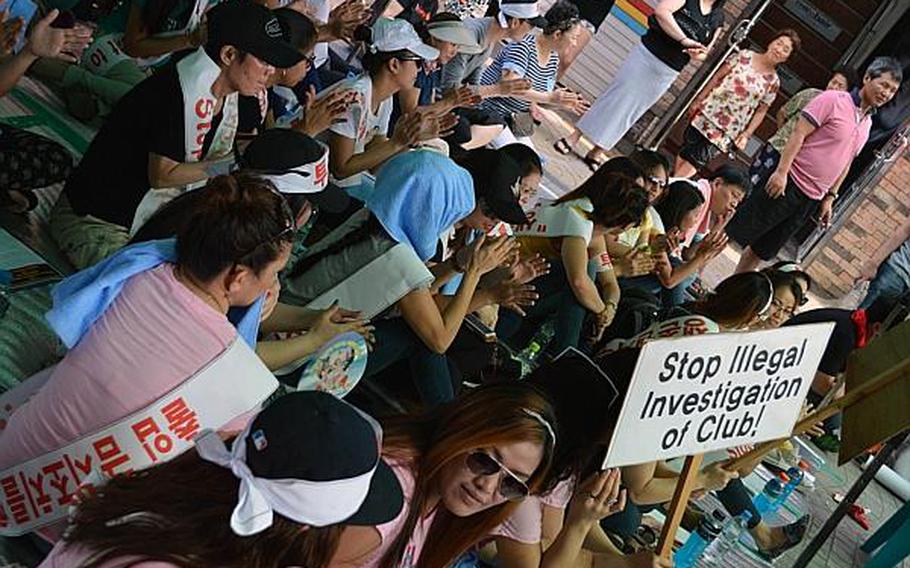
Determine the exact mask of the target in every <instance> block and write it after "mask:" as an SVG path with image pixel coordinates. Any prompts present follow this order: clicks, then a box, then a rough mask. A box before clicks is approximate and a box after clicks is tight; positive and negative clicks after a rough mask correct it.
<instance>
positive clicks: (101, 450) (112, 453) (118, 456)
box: [92, 435, 132, 477]
mask: <svg viewBox="0 0 910 568" xmlns="http://www.w3.org/2000/svg"><path fill="white" fill-rule="evenodd" d="M92 447H93V448H94V449H95V454H96V455H97V456H98V459H99V460H101V471H103V472H104V475H105V476H106V477H114V476H115V475H117V474H118V473H130V472H131V471H132V469H131V468H127V469H126V470H123V471H117V468H118V467H121V466H123V465H124V464H128V463H129V461H130V456H128V455H127V454H125V453H123V451H122V450H121V449H120V445H119V444H118V443H117V440H115V439H114V436H113V435H110V436H105V437H104V438H101V439H100V440H95V441H94V442H93V443H92Z"/></svg>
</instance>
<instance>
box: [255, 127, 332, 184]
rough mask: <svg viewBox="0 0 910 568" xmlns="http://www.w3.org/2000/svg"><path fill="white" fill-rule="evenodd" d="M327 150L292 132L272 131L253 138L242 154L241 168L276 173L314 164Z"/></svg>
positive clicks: (305, 136) (287, 129)
mask: <svg viewBox="0 0 910 568" xmlns="http://www.w3.org/2000/svg"><path fill="white" fill-rule="evenodd" d="M326 151H327V150H326V147H325V146H323V145H322V144H320V143H319V142H317V141H316V140H314V139H313V138H311V137H310V136H308V135H306V134H304V133H303V132H300V131H298V130H294V129H292V128H270V129H268V130H266V131H264V132H262V134H260V135H259V136H257V137H255V138H253V140H251V141H250V143H249V145H248V146H247V147H246V150H244V152H243V159H242V165H243V167H244V168H249V169H252V170H257V171H263V172H271V173H277V172H282V171H286V170H293V169H294V168H297V167H300V166H302V165H305V164H310V163H313V162H315V161H317V160H319V158H321V157H322V155H323V154H325V153H326Z"/></svg>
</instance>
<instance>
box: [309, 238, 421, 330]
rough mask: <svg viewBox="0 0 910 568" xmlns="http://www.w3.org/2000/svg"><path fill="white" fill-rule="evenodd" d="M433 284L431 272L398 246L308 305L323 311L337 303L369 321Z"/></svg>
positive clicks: (408, 251) (409, 249)
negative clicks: (421, 288) (415, 291)
mask: <svg viewBox="0 0 910 568" xmlns="http://www.w3.org/2000/svg"><path fill="white" fill-rule="evenodd" d="M431 282H433V273H432V272H430V270H429V269H428V268H427V267H426V265H425V264H423V263H422V262H420V259H419V258H417V255H416V254H415V253H414V250H413V249H411V247H410V246H408V245H406V244H403V243H398V244H397V245H395V246H394V247H392V248H391V249H389V251H388V252H386V253H384V254H382V255H381V256H379V257H377V258H375V259H373V260H372V261H370V263H369V264H367V265H366V266H364V267H363V268H361V269H360V270H358V271H357V272H355V273H354V274H352V275H351V276H349V277H348V278H345V279H344V281H343V282H341V283H340V284H338V285H337V286H335V287H334V288H331V289H330V290H328V291H327V292H325V293H324V294H322V295H321V296H319V297H318V298H316V299H315V300H313V301H312V302H310V303H309V304H307V306H306V307H307V308H311V309H316V310H324V309H326V308H328V307H329V306H331V305H332V303H333V302H334V301H335V300H338V303H339V305H341V306H344V307H345V308H346V309H349V310H355V311H360V312H362V313H363V317H364V318H365V319H370V318H372V317H375V316H376V315H378V314H380V313H382V312H383V311H385V310H386V309H387V308H388V307H389V306H391V305H393V304H394V303H395V302H397V301H398V300H400V299H402V298H403V297H405V296H406V295H407V294H408V292H410V291H411V290H415V289H417V288H420V287H421V286H427V285H429V284H430V283H431Z"/></svg>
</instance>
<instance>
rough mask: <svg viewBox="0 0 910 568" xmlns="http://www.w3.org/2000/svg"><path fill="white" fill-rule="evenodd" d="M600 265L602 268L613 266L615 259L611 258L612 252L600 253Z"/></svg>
mask: <svg viewBox="0 0 910 568" xmlns="http://www.w3.org/2000/svg"><path fill="white" fill-rule="evenodd" d="M600 266H601V268H611V267H612V266H613V259H611V258H610V253H608V252H602V253H600Z"/></svg>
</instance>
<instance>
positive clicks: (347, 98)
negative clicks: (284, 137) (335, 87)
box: [295, 85, 357, 136]
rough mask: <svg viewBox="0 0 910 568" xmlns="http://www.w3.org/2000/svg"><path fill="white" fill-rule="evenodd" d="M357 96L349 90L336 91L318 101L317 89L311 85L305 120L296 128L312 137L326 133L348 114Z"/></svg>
mask: <svg viewBox="0 0 910 568" xmlns="http://www.w3.org/2000/svg"><path fill="white" fill-rule="evenodd" d="M356 96H357V93H355V92H354V91H350V90H347V91H334V92H332V93H329V94H328V95H326V96H324V97H322V98H321V99H317V98H316V88H315V87H314V86H312V85H310V87H309V89H308V90H307V96H306V104H305V106H304V114H303V120H301V121H300V122H299V123H298V124H297V125H295V128H297V129H298V130H300V131H301V132H303V133H304V134H309V135H310V136H316V135H318V134H320V133H322V132H325V131H326V130H328V129H329V128H330V127H331V126H332V125H333V124H335V123H336V122H338V121H339V119H341V117H343V116H344V115H345V113H347V112H348V109H349V108H350V106H351V104H353V102H354V99H355V98H356Z"/></svg>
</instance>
